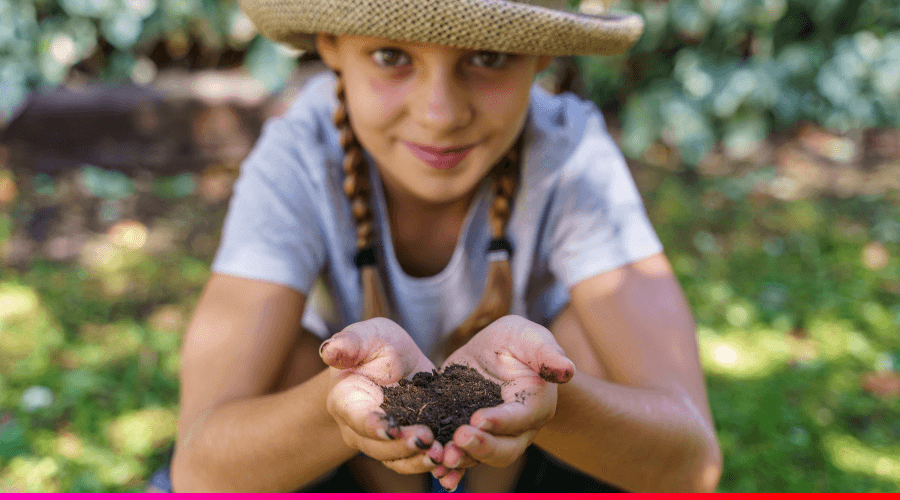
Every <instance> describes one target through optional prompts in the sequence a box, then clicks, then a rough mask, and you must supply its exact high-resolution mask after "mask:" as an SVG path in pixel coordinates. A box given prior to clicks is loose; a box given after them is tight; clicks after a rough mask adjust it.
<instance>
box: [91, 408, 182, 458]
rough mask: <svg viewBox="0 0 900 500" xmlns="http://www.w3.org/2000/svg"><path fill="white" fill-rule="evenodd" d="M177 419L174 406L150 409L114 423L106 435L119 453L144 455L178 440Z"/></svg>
mask: <svg viewBox="0 0 900 500" xmlns="http://www.w3.org/2000/svg"><path fill="white" fill-rule="evenodd" d="M177 420H178V414H177V412H176V411H175V410H174V409H163V408H148V409H144V410H140V411H136V412H132V413H127V414H125V415H122V416H120V417H119V418H117V419H115V420H114V421H112V422H110V424H109V425H108V426H107V427H106V435H107V437H108V438H109V441H110V442H111V443H112V445H113V448H114V449H115V450H116V451H117V452H119V453H124V454H129V455H137V456H144V455H147V454H149V453H150V452H152V451H153V450H154V449H155V448H157V447H159V446H161V445H163V444H164V443H166V442H168V441H171V440H172V439H174V437H175V430H176V425H177Z"/></svg>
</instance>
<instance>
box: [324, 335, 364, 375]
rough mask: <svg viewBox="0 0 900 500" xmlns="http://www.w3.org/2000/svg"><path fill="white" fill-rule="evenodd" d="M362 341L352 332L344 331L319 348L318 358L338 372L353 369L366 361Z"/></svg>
mask: <svg viewBox="0 0 900 500" xmlns="http://www.w3.org/2000/svg"><path fill="white" fill-rule="evenodd" d="M366 354H367V353H365V352H363V350H362V341H361V340H360V338H359V336H358V335H357V334H355V333H353V332H352V331H349V330H344V331H341V332H338V333H336V334H334V336H332V337H331V338H330V339H328V340H326V341H325V342H322V345H321V346H319V356H320V357H321V358H322V361H324V362H325V364H326V365H328V366H331V367H333V368H337V369H340V370H346V369H348V368H354V367H356V366H358V365H360V364H362V363H364V362H365V361H366Z"/></svg>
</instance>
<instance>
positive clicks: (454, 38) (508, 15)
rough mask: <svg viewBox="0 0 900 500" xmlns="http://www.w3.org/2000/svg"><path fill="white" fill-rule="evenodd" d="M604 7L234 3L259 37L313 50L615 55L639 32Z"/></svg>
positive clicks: (534, 2)
mask: <svg viewBox="0 0 900 500" xmlns="http://www.w3.org/2000/svg"><path fill="white" fill-rule="evenodd" d="M609 1H610V0H600V1H597V0H595V1H593V2H589V3H588V2H585V3H586V5H585V6H586V7H587V8H582V9H581V12H573V11H571V10H569V9H568V4H569V2H568V1H567V0H518V1H516V0H240V5H241V8H242V9H243V10H244V11H245V12H246V13H247V15H248V16H249V17H250V19H251V20H252V21H253V22H254V24H255V25H256V27H257V29H258V30H259V31H260V32H261V33H262V34H263V35H265V36H267V37H269V38H271V39H273V40H275V41H277V42H281V43H285V44H288V45H292V46H294V47H297V48H299V49H302V50H314V37H315V34H316V33H330V34H335V35H361V36H371V37H379V38H388V39H392V40H401V41H413V42H427V43H435V44H440V45H448V46H452V47H460V48H467V49H475V50H490V51H497V52H509V53H522V54H541V55H578V54H618V53H621V52H623V51H625V50H627V49H628V48H629V47H631V46H632V45H633V44H634V42H635V41H637V39H638V37H640V35H641V32H642V31H643V26H644V25H643V21H642V20H641V18H640V16H638V15H637V14H633V13H615V14H613V13H609V12H608V11H607V9H606V6H607V3H608V2H609Z"/></svg>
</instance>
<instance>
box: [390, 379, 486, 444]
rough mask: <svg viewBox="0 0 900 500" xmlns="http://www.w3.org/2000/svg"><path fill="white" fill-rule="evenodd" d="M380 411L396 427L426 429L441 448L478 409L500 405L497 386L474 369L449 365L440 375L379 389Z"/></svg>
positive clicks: (401, 382)
mask: <svg viewBox="0 0 900 500" xmlns="http://www.w3.org/2000/svg"><path fill="white" fill-rule="evenodd" d="M381 389H382V391H383V392H384V403H382V404H381V408H382V409H383V410H384V411H385V413H387V418H388V419H389V420H393V422H394V423H396V425H416V424H424V425H427V426H428V427H429V428H430V429H431V432H432V433H434V438H435V439H436V440H437V441H439V442H440V443H441V444H447V443H448V442H449V441H450V440H451V439H453V432H454V431H456V429H457V428H458V427H459V426H461V425H466V424H468V423H469V419H470V418H471V417H472V414H473V413H475V411H476V410H478V409H479V408H490V407H492V406H497V405H499V404H501V403H503V398H502V397H501V396H500V386H499V385H498V384H497V383H495V382H493V381H490V380H488V379H486V378H484V377H483V376H481V374H480V373H478V372H477V371H476V370H475V369H473V368H469V367H467V366H463V365H458V364H454V365H450V366H448V367H446V368H445V369H444V370H443V371H442V372H438V371H437V370H433V371H431V372H419V373H416V374H415V375H413V377H412V379H411V380H407V379H402V380H400V383H399V386H395V387H382V388H381Z"/></svg>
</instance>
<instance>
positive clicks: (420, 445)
mask: <svg viewBox="0 0 900 500" xmlns="http://www.w3.org/2000/svg"><path fill="white" fill-rule="evenodd" d="M416 448H418V449H420V450H427V449H429V448H431V446H429V445H427V444H425V443H424V442H423V441H422V440H421V439H419V438H418V437H417V438H416Z"/></svg>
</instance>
